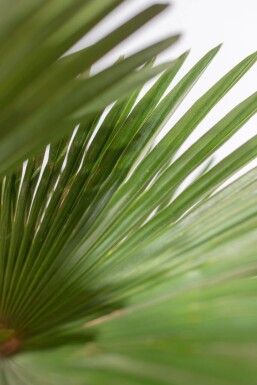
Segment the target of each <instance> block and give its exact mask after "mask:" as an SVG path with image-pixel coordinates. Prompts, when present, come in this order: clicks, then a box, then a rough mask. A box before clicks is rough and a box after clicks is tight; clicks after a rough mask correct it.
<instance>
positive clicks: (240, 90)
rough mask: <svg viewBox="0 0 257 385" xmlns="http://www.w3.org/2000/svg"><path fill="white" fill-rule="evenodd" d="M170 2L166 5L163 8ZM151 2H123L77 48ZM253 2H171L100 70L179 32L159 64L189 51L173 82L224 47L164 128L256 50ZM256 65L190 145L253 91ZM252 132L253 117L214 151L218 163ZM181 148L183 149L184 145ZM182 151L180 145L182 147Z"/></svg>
mask: <svg viewBox="0 0 257 385" xmlns="http://www.w3.org/2000/svg"><path fill="white" fill-rule="evenodd" d="M167 2H168V3H171V2H170V1H166V3H167ZM153 3H155V1H154V0H153V1H152V0H128V1H127V2H126V3H125V5H123V6H121V7H120V8H119V9H118V10H117V11H115V13H114V15H113V16H112V17H110V18H107V20H106V21H105V22H104V23H102V24H101V25H100V28H97V29H96V30H94V31H92V33H91V34H90V35H89V36H88V37H87V38H86V39H85V40H83V41H82V42H81V43H80V44H79V48H80V47H81V46H84V45H87V44H91V43H92V42H94V41H96V40H97V39H98V38H99V37H101V36H102V35H103V34H104V33H105V32H106V31H110V30H112V29H113V28H114V27H115V26H118V25H120V24H121V23H122V22H123V21H125V20H127V19H128V18H129V16H131V15H133V14H135V13H136V12H137V11H138V10H140V9H142V8H145V7H146V6H148V5H151V4H153ZM256 19H257V0H244V1H242V0H173V1H172V6H170V8H168V10H166V11H165V12H164V13H163V14H161V15H160V16H158V17H157V19H155V20H154V21H152V22H151V23H149V24H148V25H147V26H146V27H144V28H143V29H142V30H140V32H139V33H137V34H136V35H133V36H132V37H131V38H130V39H128V40H127V41H126V42H125V43H123V44H122V45H121V46H119V47H118V48H117V49H115V50H114V51H113V52H112V53H111V54H110V55H109V56H108V57H107V58H106V59H105V60H104V63H102V64H100V65H99V68H101V66H103V65H104V66H105V65H106V63H108V64H109V63H111V62H113V61H114V60H115V59H116V58H117V56H118V55H120V54H123V53H125V54H130V53H132V52H135V51H137V50H138V49H139V48H142V47H145V46H146V45H147V44H148V43H152V42H155V41H157V40H158V39H160V38H164V37H166V36H168V35H170V34H172V33H178V32H181V33H182V38H181V40H180V42H179V43H177V44H176V46H175V47H172V48H170V49H169V50H167V51H166V52H165V54H163V55H161V58H160V60H162V61H163V60H171V59H173V58H175V57H176V56H178V55H179V54H181V53H182V52H184V51H185V50H188V49H191V52H190V55H189V57H188V59H187V63H186V64H185V65H184V67H183V69H182V71H181V72H180V74H179V76H177V78H176V80H178V79H179V78H180V77H181V76H182V75H183V74H185V73H186V71H188V69H189V68H190V67H191V66H192V65H193V64H194V63H195V62H196V61H197V60H199V59H200V57H201V56H203V55H204V54H205V53H206V52H207V51H208V50H210V49H211V48H213V47H214V46H216V45H218V44H219V43H223V47H222V48H221V50H220V52H219V53H218V55H217V56H216V58H215V59H214V60H213V62H212V64H211V65H210V66H209V67H208V69H207V71H206V72H205V74H204V75H203V76H202V78H201V79H200V81H199V82H198V84H197V85H196V86H195V87H194V89H193V90H192V91H191V93H190V94H189V95H188V97H187V98H186V100H185V101H184V103H183V105H182V106H181V107H180V109H179V110H178V111H177V112H176V113H175V114H174V116H173V118H172V119H171V121H170V123H169V125H168V126H169V127H171V126H172V124H173V123H174V122H175V121H176V120H178V118H179V117H180V116H181V115H182V114H183V113H184V112H185V111H186V110H187V109H188V108H189V107H190V106H191V105H192V103H193V102H194V101H195V100H197V98H199V97H200V96H201V95H202V94H203V93H204V92H205V91H206V90H207V89H208V88H210V86H211V85H212V84H214V83H215V82H216V81H217V80H218V79H219V78H220V77H221V76H222V75H224V74H225V73H226V72H227V71H228V70H229V69H231V68H232V67H233V66H234V65H236V64H237V63H238V62H239V61H240V60H242V59H243V58H245V57H246V56H247V55H249V54H251V53H253V52H254V51H255V50H257V23H256ZM256 79H257V64H256V65H255V66H254V68H252V69H251V70H250V71H249V72H248V73H247V74H246V75H245V77H244V78H243V79H242V80H241V81H240V82H239V84H237V85H236V86H235V87H234V88H233V90H232V91H231V92H230V93H229V94H228V95H227V96H226V97H225V98H223V99H222V101H221V102H220V103H219V104H218V105H217V106H216V107H215V108H214V109H213V111H211V113H210V114H209V115H208V116H207V118H206V119H205V120H204V121H203V122H202V123H201V124H200V125H199V127H198V129H197V130H196V132H195V133H194V134H193V135H192V136H191V137H190V141H189V142H188V143H192V142H193V141H195V140H196V138H197V137H199V135H201V134H202V133H204V132H205V131H206V130H208V129H209V128H210V127H211V126H212V125H213V124H214V123H215V122H217V121H218V120H219V119H220V118H221V117H222V116H224V115H225V114H226V113H227V112H228V111H230V110H231V109H232V107H234V106H235V105H236V104H237V103H239V102H240V101H242V100H243V99H244V98H246V97H247V96H249V95H250V94H252V93H253V92H255V91H256V90H257V81H256ZM256 133H257V116H255V117H253V118H252V119H251V120H250V121H249V122H248V123H247V124H246V125H245V126H244V128H242V129H241V130H240V131H239V133H237V134H236V135H235V136H234V137H233V138H232V139H231V140H229V142H228V143H227V144H226V145H225V146H223V147H222V149H221V150H219V152H218V154H217V159H220V158H222V157H224V156H225V155H226V154H227V153H228V152H231V151H232V150H233V149H234V148H236V147H238V146H239V145H241V144H242V143H243V142H244V141H246V140H247V139H248V138H249V137H251V136H253V135H254V134H256ZM188 143H187V144H186V146H187V145H188ZM184 148H185V146H184Z"/></svg>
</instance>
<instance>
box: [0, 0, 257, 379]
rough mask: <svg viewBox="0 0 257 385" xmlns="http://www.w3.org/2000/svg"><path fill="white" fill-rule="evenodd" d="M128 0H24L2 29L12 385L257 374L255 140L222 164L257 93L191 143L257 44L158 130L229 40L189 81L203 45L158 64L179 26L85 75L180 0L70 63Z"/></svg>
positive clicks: (0, 117)
mask: <svg viewBox="0 0 257 385" xmlns="http://www.w3.org/2000/svg"><path fill="white" fill-rule="evenodd" d="M119 3H121V1H105V2H103V1H98V0H94V1H89V0H88V1H74V0H73V1H71V0H70V1H67V2H63V1H58V0H51V1H50V0H49V1H40V0H37V1H31V0H26V1H24V2H23V4H22V6H21V4H20V3H19V2H17V7H15V8H14V9H11V10H9V11H8V12H10V15H9V18H8V21H7V20H2V23H1V26H0V42H1V47H2V57H3V60H2V62H1V64H0V78H1V81H2V85H3V86H2V87H1V90H0V99H1V110H0V123H1V124H0V133H1V137H0V148H1V152H0V153H1V173H2V174H1V175H2V176H1V181H0V188H1V189H0V199H1V201H0V202H1V208H0V209H1V211H0V294H1V296H0V355H1V356H2V357H1V361H0V381H1V382H0V384H1V385H2V384H3V385H23V384H24V385H41V384H42V385H43V384H44V385H45V384H47V385H48V384H49V385H55V384H64V385H65V384H67V385H68V384H71V383H72V384H75V385H86V384H90V385H91V384H92V385H93V384H94V385H95V384H100V385H101V384H103V385H108V384H110V385H116V384H117V385H118V384H124V385H133V384H138V385H141V384H142V385H143V384H147V385H165V384H170V385H206V384H208V385H209V384H210V385H230V384H238V385H245V384H246V383H247V385H254V384H255V383H256V374H257V372H256V365H255V362H256V356H257V340H256V336H257V326H256V325H257V322H256V321H257V306H256V305H257V302H256V295H255V293H256V268H257V260H256V253H255V250H256V224H257V219H256V218H257V216H256V214H257V210H256V207H257V206H256V203H257V195H256V191H257V170H256V169H253V170H252V171H250V172H248V173H246V174H245V175H243V176H241V177H240V178H237V180H236V181H235V182H233V183H232V184H230V185H229V186H228V187H226V188H224V187H223V184H224V182H226V181H227V180H228V179H229V178H230V177H231V176H233V175H234V174H236V173H237V172H238V170H240V169H241V168H242V167H243V166H245V165H246V164H247V163H249V162H250V161H251V160H253V159H254V158H256V155H257V137H253V138H252V139H250V140H249V141H247V142H246V143H244V144H242V145H241V146H240V147H239V148H238V149H236V150H235V151H234V152H233V153H231V154H229V155H228V156H227V157H225V158H224V159H223V160H222V161H220V162H218V163H217V164H216V165H213V163H212V159H213V156H214V155H215V152H216V150H217V149H218V148H220V147H221V146H222V145H223V144H224V143H226V142H227V141H228V140H229V139H230V138H231V137H232V136H233V135H234V134H235V133H236V132H237V131H238V130H239V129H240V128H241V127H242V126H243V124H244V123H245V122H246V121H248V120H249V119H250V118H251V117H252V116H253V115H254V114H255V113H256V111H257V93H254V94H253V95H251V96H249V97H248V98H247V99H246V100H244V101H242V102H241V103H240V104H239V105H238V106H236V107H235V108H234V109H233V110H232V111H231V112H229V113H228V114H227V115H226V116H224V117H223V118H222V119H221V120H220V121H219V122H217V123H216V124H215V125H214V126H213V127H211V128H210V129H209V130H208V131H207V133H206V134H204V135H203V136H202V137H200V138H199V139H198V140H197V141H196V142H195V143H193V144H191V146H190V147H189V148H188V149H187V150H186V151H184V152H183V153H182V154H181V152H180V149H181V147H182V146H183V144H184V143H185V141H186V140H187V139H188V138H189V136H190V135H191V134H192V133H193V132H194V130H195V128H196V127H197V126H198V124H199V123H200V122H201V121H202V120H203V119H204V118H205V116H206V115H207V114H208V113H209V112H210V111H211V110H212V108H213V107H214V106H215V105H216V103H218V102H219V101H220V100H221V99H222V97H223V96H224V95H225V94H226V93H227V92H229V90H230V89H231V88H232V87H233V86H234V85H235V84H236V83H237V82H238V81H239V80H240V78H241V77H242V76H243V75H244V74H245V73H246V72H247V71H248V70H249V68H251V66H252V65H254V63H255V62H256V60H257V54H256V53H255V54H252V55H250V56H249V57H247V58H246V59H245V60H243V61H242V62H241V63H239V64H238V65H237V66H236V67H234V68H233V69H232V70H231V71H230V72H229V73H228V74H226V75H225V76H224V77H223V78H222V79H221V80H220V81H218V82H217V83H216V84H215V85H214V86H213V87H212V88H211V89H210V90H208V91H207V92H206V93H205V94H204V95H203V96H202V97H201V98H200V99H199V100H198V101H196V102H195V103H194V105H193V106H192V107H191V108H190V109H189V110H188V111H187V112H186V113H185V114H184V116H182V117H181V118H180V119H179V120H178V121H177V122H176V123H175V124H174V126H173V127H169V130H168V132H167V133H166V135H165V136H164V137H163V138H162V139H161V140H159V141H158V142H157V141H156V138H157V135H158V134H159V133H160V131H161V129H162V128H163V126H164V124H165V123H167V122H168V120H169V118H170V116H171V115H172V114H173V113H174V111H175V110H176V108H177V107H178V106H179V105H180V104H181V103H182V102H183V100H184V98H185V97H186V95H187V94H188V92H189V91H190V90H191V88H192V87H193V85H194V84H195V83H196V81H197V80H198V79H199V77H200V76H201V75H202V73H203V72H204V71H205V69H206V68H207V66H208V65H209V64H210V63H211V61H212V59H213V58H214V57H215V55H216V54H217V52H218V50H219V48H220V47H216V48H214V49H212V50H211V51H210V52H208V53H207V54H206V55H205V56H204V57H203V58H201V59H200V60H199V62H198V63H196V64H195V65H194V66H193V68H192V69H191V70H190V71H189V72H188V73H187V74H186V75H185V76H184V77H183V78H182V79H181V80H180V81H178V82H176V81H175V80H176V79H175V77H176V75H177V73H178V71H179V70H180V68H181V67H182V65H183V63H184V61H185V60H186V57H187V55H188V53H185V54H183V55H181V56H180V57H179V58H177V59H176V60H173V61H172V62H170V63H167V64H164V65H159V66H154V64H153V63H154V56H155V55H156V54H158V53H159V52H161V51H162V50H163V49H165V48H166V47H167V46H168V45H170V44H172V43H174V42H175V41H176V40H177V37H176V36H175V37H171V38H168V39H166V40H164V41H163V42H160V43H156V44H155V45H153V46H151V47H149V48H146V49H145V50H143V51H141V52H139V53H137V54H135V55H133V56H131V57H128V58H126V59H124V58H122V59H121V60H119V61H118V62H116V63H115V64H114V65H113V66H111V67H110V68H108V69H106V70H104V71H103V72H101V73H99V74H96V75H93V76H89V75H88V74H87V75H86V73H87V71H88V70H89V68H90V67H91V65H93V64H94V63H95V62H96V61H97V60H98V59H99V58H100V57H102V56H103V55H105V54H106V53H107V52H108V51H110V50H111V49H112V48H113V47H114V46H116V45H117V44H118V43H119V42H121V41H122V40H123V39H125V38H126V37H127V36H129V35H130V34H131V33H132V32H133V31H135V30H136V29H138V28H139V27H140V26H141V25H143V24H144V23H145V22H146V21H148V20H150V19H151V18H152V17H153V16H155V15H156V14H158V13H159V12H160V11H161V10H162V9H164V8H165V7H164V6H159V5H156V6H153V7H150V8H149V9H147V10H146V11H143V12H142V13H141V14H140V15H137V16H135V17H134V18H133V19H131V20H130V21H128V22H127V23H126V24H124V25H122V26H121V27H120V28H118V29H117V30H116V31H114V32H112V33H111V34H110V35H108V36H106V37H104V38H103V39H102V40H101V41H99V42H98V43H96V44H94V45H93V46H90V47H88V48H86V49H84V50H82V51H80V52H77V53H74V54H71V55H69V56H65V57H63V54H64V53H65V52H66V51H67V50H68V49H69V48H70V47H71V46H72V45H74V43H75V42H76V41H77V40H78V39H80V38H81V37H82V36H83V35H84V34H85V33H87V32H88V31H89V30H90V29H92V28H93V27H94V26H95V25H96V24H97V23H99V22H100V21H101V20H102V18H104V17H105V16H106V15H107V14H109V13H110V12H111V11H112V10H113V9H114V8H116V7H117V6H118V5H119ZM1 7H3V8H2V9H3V10H5V11H7V10H6V9H5V7H8V4H7V2H3V5H2V4H1ZM7 36H8V39H6V37H7ZM17 62H19V63H20V65H19V66H18V67H17ZM156 74H159V77H158V78H157V79H156V80H155V82H154V83H153V84H152V86H151V87H150V89H149V90H148V91H147V92H145V93H144V95H143V96H142V93H141V91H142V87H143V85H144V83H145V81H146V80H148V79H150V78H151V77H153V76H154V75H156ZM174 81H175V83H174ZM171 83H172V87H170V85H171ZM166 91H167V92H166ZM164 94H165V96H164ZM114 101H115V102H114ZM111 102H114V103H113V104H112V105H111V107H109V108H108V109H105V107H106V106H107V105H108V104H110V103H111ZM26 159H27V160H26ZM197 170H198V174H197V176H196V177H195V178H193V179H192V178H191V181H190V182H188V184H187V186H186V187H184V188H183V189H182V188H181V187H182V185H184V182H185V180H187V178H188V177H189V176H192V173H193V172H195V171H197ZM199 170H200V171H199Z"/></svg>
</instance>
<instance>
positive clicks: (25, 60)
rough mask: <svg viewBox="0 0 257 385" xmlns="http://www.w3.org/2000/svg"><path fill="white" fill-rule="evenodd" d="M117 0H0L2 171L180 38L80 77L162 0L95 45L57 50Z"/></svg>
mask: <svg viewBox="0 0 257 385" xmlns="http://www.w3.org/2000/svg"><path fill="white" fill-rule="evenodd" d="M123 2H124V0H105V1H102V0H88V1H81V0H76V1H74V0H68V1H58V0H51V1H42V0H36V1H31V0H26V1H25V2H23V3H24V4H22V7H21V6H20V5H19V4H18V5H17V7H16V6H14V7H13V9H12V10H9V8H10V6H9V2H8V1H3V2H2V3H1V13H3V14H8V15H9V17H6V20H5V21H3V23H2V24H1V30H0V44H1V58H2V59H1V64H0V81H1V90H0V105H1V109H0V127H1V129H0V139H1V140H0V152H1V157H0V163H1V168H0V173H1V175H3V174H4V173H5V172H7V171H8V170H9V169H11V168H13V167H14V166H15V165H17V164H18V162H20V161H21V160H24V159H26V157H28V156H29V155H31V154H32V153H33V152H34V151H35V150H37V149H39V148H41V149H42V148H43V146H44V145H46V144H47V143H48V142H49V140H51V141H56V140H57V139H60V138H61V137H62V136H64V135H65V134H69V133H70V132H71V131H72V130H73V129H74V128H75V126H76V125H77V124H78V122H81V120H83V119H86V120H88V119H89V120H90V119H91V118H89V116H90V115H91V114H92V113H95V112H96V111H98V110H99V109H102V108H104V107H106V105H107V104H108V103H111V102H113V101H115V100H116V99H117V98H118V97H120V96H122V95H125V94H126V93H129V92H130V91H132V90H133V89H134V88H135V87H136V86H138V85H140V84H143V83H144V82H145V81H146V80H148V79H150V78H151V77H153V76H154V75H156V74H158V73H160V72H161V71H162V70H163V69H164V68H165V67H167V66H165V65H163V66H160V67H157V68H154V69H152V68H146V69H144V70H142V71H137V69H138V67H140V66H141V65H143V64H144V63H145V62H146V61H148V60H149V59H151V58H152V57H153V56H155V55H157V54H158V53H159V52H161V51H163V50H164V49H166V48H167V47H169V46H170V45H171V44H173V43H175V42H176V40H177V39H178V36H172V37H170V38H166V39H164V40H163V41H162V42H159V43H156V44H153V45H151V46H149V47H148V48H146V49H144V50H142V51H141V52H138V53H136V54H134V55H132V56H131V57H128V58H126V59H124V60H122V61H119V62H118V63H115V64H114V65H113V66H111V67H110V68H107V69H105V70H103V71H102V72H100V73H97V74H95V75H92V76H90V77H87V76H81V74H83V73H84V74H85V73H87V72H88V71H89V70H90V67H91V66H92V65H93V64H94V63H96V62H97V61H98V60H99V59H100V58H102V57H103V56H104V55H106V54H107V53H108V52H109V51H110V50H112V49H113V48H114V47H116V46H117V45H118V44H119V43H121V42H122V41H123V40H124V39H126V38H127V37H129V36H130V35H131V34H132V33H134V32H135V31H137V30H138V29H139V28H140V27H142V26H143V25H144V24H145V23H147V22H148V21H149V20H151V19H152V18H154V17H155V16H156V15H158V14H159V13H160V12H162V11H163V10H164V9H165V8H166V5H163V4H157V5H153V6H150V7H149V8H147V9H145V10H143V11H142V12H141V13H139V14H137V15H135V16H134V17H132V18H131V19H130V20H128V21H127V22H126V23H124V24H123V25H121V26H120V27H118V28H116V29H115V30H113V31H112V32H110V33H109V34H108V35H106V36H104V37H103V38H102V39H100V40H99V41H97V42H96V43H94V44H93V45H91V46H88V47H87V48H85V49H83V50H81V51H79V52H76V53H73V54H69V55H68V56H63V55H66V54H67V51H68V50H69V49H70V48H72V47H73V45H74V44H75V43H76V42H78V41H79V39H81V38H82V37H83V36H85V35H86V34H87V33H88V32H90V31H91V30H92V29H93V28H94V27H95V26H96V25H98V24H99V22H101V21H102V20H103V19H104V18H105V17H106V16H107V15H109V14H110V13H111V12H112V11H113V10H114V9H116V8H117V7H118V6H119V5H120V4H121V3H123ZM7 9H8V10H9V11H7ZM7 20H8V21H7Z"/></svg>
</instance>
